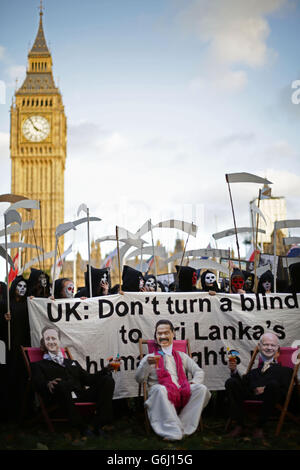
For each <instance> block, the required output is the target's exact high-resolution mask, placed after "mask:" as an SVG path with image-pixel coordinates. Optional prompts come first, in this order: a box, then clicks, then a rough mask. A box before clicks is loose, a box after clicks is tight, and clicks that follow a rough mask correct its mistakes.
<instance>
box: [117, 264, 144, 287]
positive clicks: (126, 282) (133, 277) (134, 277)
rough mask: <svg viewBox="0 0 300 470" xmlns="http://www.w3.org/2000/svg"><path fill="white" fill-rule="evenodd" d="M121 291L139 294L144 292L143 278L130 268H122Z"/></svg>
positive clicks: (139, 272) (138, 272)
mask: <svg viewBox="0 0 300 470" xmlns="http://www.w3.org/2000/svg"><path fill="white" fill-rule="evenodd" d="M122 291H124V292H140V291H145V278H144V276H143V274H142V273H141V271H138V270H137V269H134V268H132V267H131V266H127V265H125V266H123V273H122Z"/></svg>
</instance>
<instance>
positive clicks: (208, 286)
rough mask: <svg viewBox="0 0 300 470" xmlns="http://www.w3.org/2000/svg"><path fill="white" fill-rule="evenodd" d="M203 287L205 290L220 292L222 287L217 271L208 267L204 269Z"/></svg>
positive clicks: (202, 276) (202, 275)
mask: <svg viewBox="0 0 300 470" xmlns="http://www.w3.org/2000/svg"><path fill="white" fill-rule="evenodd" d="M201 287H202V291H203V292H209V293H211V292H212V291H213V292H214V293H215V292H220V288H219V286H218V283H217V276H216V275H215V273H213V272H212V271H209V270H208V269H207V270H206V271H203V273H202V274H201Z"/></svg>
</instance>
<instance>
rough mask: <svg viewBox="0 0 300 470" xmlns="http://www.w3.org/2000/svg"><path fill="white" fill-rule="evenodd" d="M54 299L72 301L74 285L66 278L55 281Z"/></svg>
mask: <svg viewBox="0 0 300 470" xmlns="http://www.w3.org/2000/svg"><path fill="white" fill-rule="evenodd" d="M54 286H55V287H54V298H55V299H72V298H73V297H74V283H73V281H72V280H71V279H69V278H67V277H63V278H59V279H55V283H54Z"/></svg>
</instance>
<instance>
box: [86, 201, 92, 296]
mask: <svg viewBox="0 0 300 470" xmlns="http://www.w3.org/2000/svg"><path fill="white" fill-rule="evenodd" d="M87 232H88V258H89V273H88V274H89V286H90V298H91V297H92V273H91V251H90V210H89V208H87Z"/></svg>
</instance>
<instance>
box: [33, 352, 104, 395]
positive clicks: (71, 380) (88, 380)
mask: <svg viewBox="0 0 300 470" xmlns="http://www.w3.org/2000/svg"><path fill="white" fill-rule="evenodd" d="M31 369H32V380H33V383H34V387H35V389H36V390H37V391H39V392H40V393H41V394H42V395H45V394H47V393H48V388H47V383H48V382H50V381H51V380H54V379H56V378H60V379H62V380H63V381H64V382H65V384H67V385H68V388H69V390H70V391H74V392H75V393H76V392H77V393H78V394H80V392H82V391H83V390H84V388H85V386H91V385H93V384H94V383H95V377H96V376H95V374H89V373H88V372H87V371H86V370H84V369H83V367H81V365H80V364H79V362H78V361H76V360H73V359H64V364H63V365H62V366H61V365H60V364H58V363H56V362H54V361H52V360H48V359H42V360H41V361H37V362H33V363H32V364H31ZM100 373H102V374H103V375H106V374H108V373H109V372H108V371H107V369H106V368H104V369H103V370H102V371H101V372H100Z"/></svg>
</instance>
